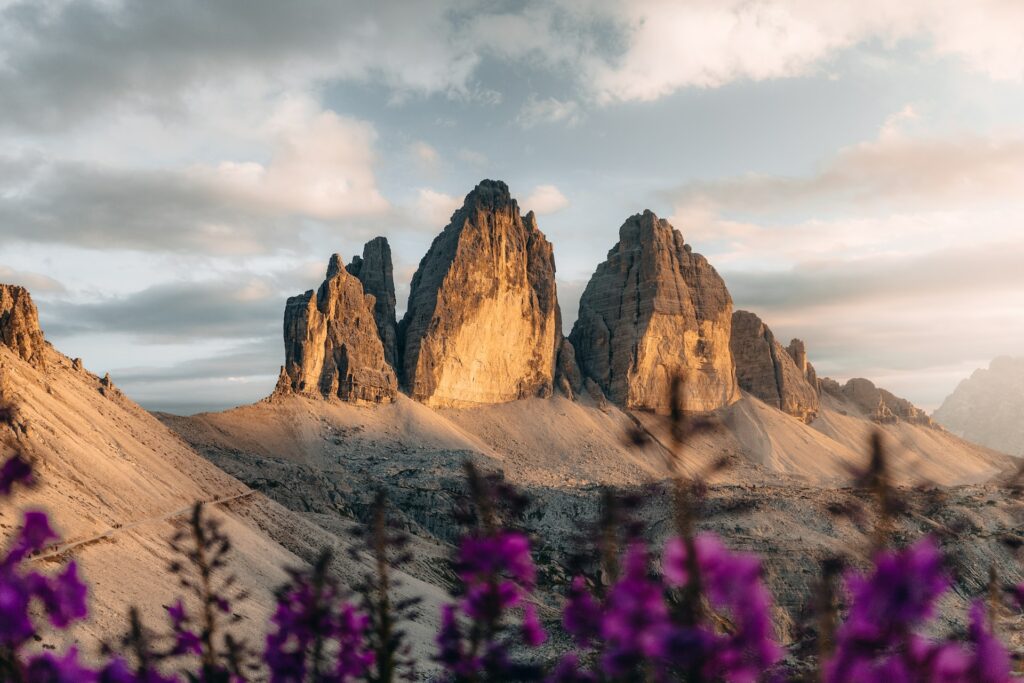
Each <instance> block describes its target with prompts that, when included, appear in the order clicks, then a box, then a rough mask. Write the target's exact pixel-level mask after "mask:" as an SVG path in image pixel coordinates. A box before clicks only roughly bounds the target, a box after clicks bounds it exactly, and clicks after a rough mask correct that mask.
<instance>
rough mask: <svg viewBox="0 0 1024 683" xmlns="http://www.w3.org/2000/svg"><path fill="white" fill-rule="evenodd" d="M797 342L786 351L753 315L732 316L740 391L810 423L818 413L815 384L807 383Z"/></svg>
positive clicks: (804, 360)
mask: <svg viewBox="0 0 1024 683" xmlns="http://www.w3.org/2000/svg"><path fill="white" fill-rule="evenodd" d="M797 341H799V340H794V343H791V344H790V346H789V348H788V349H787V348H786V347H784V346H782V344H780V343H779V342H777V341H776V340H775V335H773V334H772V331H771V330H770V329H769V328H768V326H767V325H765V324H764V323H763V322H762V321H761V319H760V318H759V317H757V316H756V315H755V314H753V313H750V312H749V311H736V312H735V313H733V316H732V339H731V341H730V347H731V349H732V357H733V361H734V362H735V364H736V380H737V381H738V382H739V385H740V388H741V389H743V390H744V391H746V392H749V393H751V394H753V395H754V396H756V397H757V398H759V399H761V400H762V401H764V402H765V403H767V404H768V405H771V406H774V407H776V408H778V409H780V410H782V411H783V412H785V413H788V414H790V415H792V416H793V417H796V418H798V419H800V420H803V421H804V422H811V421H812V420H813V419H814V418H815V417H817V415H818V410H819V401H818V390H817V381H815V384H814V385H813V386H812V385H811V384H810V383H809V382H808V380H807V353H806V350H805V349H804V346H803V342H800V343H799V344H798V343H796V342H797ZM791 354H793V355H791ZM801 365H802V366H803V367H801Z"/></svg>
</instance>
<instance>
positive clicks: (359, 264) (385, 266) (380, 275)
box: [347, 237, 398, 368]
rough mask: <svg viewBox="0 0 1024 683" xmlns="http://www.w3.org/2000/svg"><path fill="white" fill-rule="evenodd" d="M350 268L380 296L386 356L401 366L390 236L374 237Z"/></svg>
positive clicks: (378, 315) (376, 313) (377, 306)
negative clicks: (399, 362) (388, 238)
mask: <svg viewBox="0 0 1024 683" xmlns="http://www.w3.org/2000/svg"><path fill="white" fill-rule="evenodd" d="M347 269H348V272H350V273H352V274H353V275H355V276H356V277H357V278H359V281H360V282H362V283H363V291H364V292H366V293H367V294H372V295H373V297H374V298H375V299H376V301H375V302H374V305H373V319H374V320H375V321H376V323H377V331H378V332H379V333H380V341H381V344H383V345H384V359H385V360H387V362H388V365H390V366H391V367H393V368H397V367H398V323H397V322H396V321H395V276H394V268H393V267H392V265H391V245H389V244H388V240H387V238H386V237H374V238H373V239H372V240H370V241H369V242H367V243H366V245H365V246H364V247H363V255H362V256H361V257H360V256H354V257H353V258H352V263H350V264H348V266H347Z"/></svg>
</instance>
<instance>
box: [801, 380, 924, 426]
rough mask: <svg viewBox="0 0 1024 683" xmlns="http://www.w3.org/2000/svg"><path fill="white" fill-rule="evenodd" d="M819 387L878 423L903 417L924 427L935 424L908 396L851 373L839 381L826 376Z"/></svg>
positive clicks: (889, 421) (890, 421) (894, 420)
mask: <svg viewBox="0 0 1024 683" xmlns="http://www.w3.org/2000/svg"><path fill="white" fill-rule="evenodd" d="M821 387H822V390H823V391H825V392H827V393H829V394H832V395H833V396H835V397H836V398H839V399H840V400H844V401H847V402H848V403H851V404H853V405H854V406H855V407H856V408H857V409H858V410H860V411H861V412H863V413H864V415H865V416H866V417H867V418H868V419H870V420H872V421H874V422H877V423H879V424H896V423H898V422H901V421H902V422H908V423H910V424H917V425H922V426H925V427H933V428H936V427H938V425H936V424H935V422H934V421H933V420H932V419H931V418H930V417H929V416H928V413H926V412H925V411H923V410H921V409H920V408H918V407H917V406H915V405H914V404H913V403H911V402H910V401H908V400H907V399H905V398H900V397H899V396H896V395H895V394H893V393H892V392H890V391H886V390H885V389H881V388H879V387H877V386H875V383H874V382H872V381H871V380H869V379H864V378H863V377H854V378H853V379H851V380H848V381H847V382H846V384H843V385H840V384H839V383H838V382H836V381H835V380H833V379H829V378H827V377H826V378H822V380H821Z"/></svg>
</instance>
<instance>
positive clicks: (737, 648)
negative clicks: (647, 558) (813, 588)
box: [662, 534, 782, 681]
mask: <svg viewBox="0 0 1024 683" xmlns="http://www.w3.org/2000/svg"><path fill="white" fill-rule="evenodd" d="M693 547H694V550H695V551H696V555H697V567H698V570H699V572H700V575H701V580H702V582H703V583H702V587H703V588H704V590H705V592H706V595H707V599H708V602H709V603H710V605H711V606H712V607H713V608H714V609H716V610H718V611H720V612H724V613H727V615H728V616H729V618H730V619H731V621H732V623H733V627H734V628H733V629H732V632H731V633H729V634H718V633H715V631H714V630H713V629H711V628H710V627H709V626H708V625H703V626H699V627H696V628H694V627H690V628H685V629H677V630H676V631H674V632H673V633H672V635H671V637H670V642H671V645H670V646H667V647H666V650H667V651H668V652H669V653H670V654H671V659H672V661H673V662H675V663H676V665H685V666H698V667H699V668H700V669H701V670H702V671H703V672H704V676H705V677H706V678H711V679H721V678H724V679H726V680H730V681H748V680H749V681H753V680H757V679H758V678H759V677H760V676H761V674H762V673H763V672H764V671H765V670H766V669H769V668H771V667H772V666H774V665H775V664H776V663H777V662H778V661H779V659H781V657H782V651H781V649H780V648H779V646H778V644H777V643H776V642H775V638H774V627H773V625H772V618H771V612H772V601H771V596H770V595H769V593H768V590H767V589H766V588H765V586H764V583H763V582H762V580H761V563H760V561H759V560H758V559H757V558H756V557H755V556H753V555H749V554H746V553H733V552H731V551H729V550H728V549H727V548H726V547H725V545H724V544H723V543H722V542H721V540H719V539H718V538H717V537H716V536H714V535H712V534H702V535H700V536H698V537H697V538H695V539H694V541H693ZM688 564H689V562H688V550H687V547H686V543H685V541H683V539H681V538H672V539H669V541H668V542H667V543H666V544H665V554H664V557H663V561H662V565H663V567H664V574H665V578H666V581H667V582H668V583H669V584H670V585H673V586H685V585H686V584H687V583H689V580H690V576H689V572H690V569H689V567H688Z"/></svg>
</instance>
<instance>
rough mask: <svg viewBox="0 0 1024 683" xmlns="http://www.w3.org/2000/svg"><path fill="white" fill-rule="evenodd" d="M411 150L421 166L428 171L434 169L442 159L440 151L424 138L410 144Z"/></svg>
mask: <svg viewBox="0 0 1024 683" xmlns="http://www.w3.org/2000/svg"><path fill="white" fill-rule="evenodd" d="M409 151H410V152H412V156H413V158H414V159H415V160H416V162H417V163H418V164H419V165H420V167H421V168H422V169H424V170H426V171H433V170H434V169H436V168H437V165H438V163H439V162H440V161H441V155H440V153H439V152H438V151H437V150H436V149H434V148H433V147H432V146H430V145H428V144H427V143H426V142H423V141H422V140H418V141H416V142H414V143H413V144H412V145H410V147H409Z"/></svg>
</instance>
